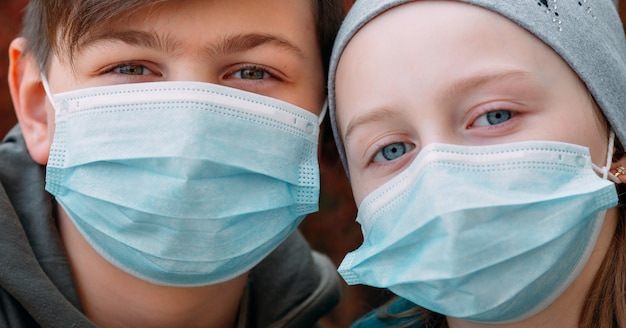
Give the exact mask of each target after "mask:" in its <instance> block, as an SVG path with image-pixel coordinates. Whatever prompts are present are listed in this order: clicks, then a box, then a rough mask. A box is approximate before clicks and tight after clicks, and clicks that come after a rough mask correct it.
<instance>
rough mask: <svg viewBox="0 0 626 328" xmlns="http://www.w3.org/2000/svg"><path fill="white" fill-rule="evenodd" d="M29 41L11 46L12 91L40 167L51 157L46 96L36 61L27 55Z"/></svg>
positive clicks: (25, 133) (29, 146)
mask: <svg viewBox="0 0 626 328" xmlns="http://www.w3.org/2000/svg"><path fill="white" fill-rule="evenodd" d="M25 50H26V39H24V38H17V39H15V40H13V42H11V45H10V47H9V89H10V92H11V99H12V100H13V106H14V108H15V114H16V116H17V120H18V122H19V124H20V127H21V128H22V133H23V135H24V140H25V141H26V147H27V148H28V152H29V153H30V156H31V157H32V158H33V160H34V161H35V162H37V163H39V164H41V165H45V164H46V163H47V162H48V155H49V154H50V143H51V140H50V136H49V134H48V129H49V124H54V123H53V122H48V113H47V111H46V102H47V97H46V93H45V91H44V89H43V85H42V83H41V73H40V70H39V66H38V64H37V61H36V60H35V58H34V57H33V56H32V55H31V54H30V53H26V52H25Z"/></svg>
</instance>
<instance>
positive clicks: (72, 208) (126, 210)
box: [46, 82, 320, 286]
mask: <svg viewBox="0 0 626 328" xmlns="http://www.w3.org/2000/svg"><path fill="white" fill-rule="evenodd" d="M46 87H47V86H46ZM48 94H49V96H50V98H52V99H53V104H54V107H55V110H56V113H55V120H56V129H55V134H54V139H53V143H52V146H51V151H50V158H49V161H48V166H47V172H46V174H47V178H46V190H48V191H49V192H50V193H51V194H52V195H54V196H55V198H56V200H57V201H58V203H59V204H60V205H61V206H62V207H63V208H64V209H65V210H66V211H67V213H68V214H69V216H70V217H71V219H72V220H73V223H74V224H75V226H76V227H77V228H78V230H79V231H80V232H81V233H82V235H83V237H84V238H85V239H86V240H87V241H88V242H89V243H90V244H91V246H93V247H94V248H95V249H96V251H97V252H98V253H99V254H101V255H102V256H103V257H104V258H106V259H107V260H108V261H110V262H111V263H112V264H114V265H115V266H117V267H119V268H120V269H122V270H124V271H126V272H128V273H130V274H132V275H134V276H136V277H138V278H140V279H143V280H146V281H149V282H152V283H155V284H159V285H168V286H200V285H209V284H215V283H219V282H223V281H226V280H229V279H232V278H234V277H236V276H238V275H241V274H242V273H244V272H246V271H248V270H249V269H251V268H252V267H253V266H254V265H256V264H257V263H258V262H260V261H261V260H262V259H263V258H264V257H265V256H266V255H267V254H269V253H270V252H271V251H272V250H273V249H274V248H275V247H277V246H278V245H279V244H280V243H281V242H282V241H283V240H284V239H285V238H286V237H287V236H289V234H290V233H291V232H293V231H294V230H295V229H296V227H297V226H298V224H299V223H300V222H301V220H302V219H303V218H304V216H305V215H306V214H308V213H312V212H315V211H317V204H318V198H319V185H320V182H319V169H318V163H317V141H318V134H319V126H318V123H319V122H318V117H317V116H316V115H314V114H312V113H310V112H308V111H306V110H304V109H301V108H298V107H296V106H293V105H290V104H288V103H285V102H282V101H279V100H276V99H272V98H269V97H264V96H260V95H256V94H253V93H249V92H244V91H241V90H236V89H232V88H227V87H223V86H219V85H212V84H208V83H201V82H156V83H138V84H127V85H115V86H106V87H96V88H88V89H81V90H77V91H71V92H67V93H62V94H57V95H54V96H51V94H50V93H49V92H48Z"/></svg>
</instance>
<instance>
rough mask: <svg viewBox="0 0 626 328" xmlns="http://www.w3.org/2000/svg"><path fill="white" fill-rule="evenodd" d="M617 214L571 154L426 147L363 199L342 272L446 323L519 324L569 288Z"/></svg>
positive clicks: (559, 148)
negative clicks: (607, 218) (357, 234)
mask: <svg viewBox="0 0 626 328" xmlns="http://www.w3.org/2000/svg"><path fill="white" fill-rule="evenodd" d="M616 204H617V193H616V190H615V186H614V184H613V183H611V182H609V181H607V180H603V179H601V178H600V177H598V176H597V175H596V173H594V171H593V169H592V163H591V158H590V155H589V151H588V149H587V148H584V147H581V146H578V145H572V144H566V143H560V142H539V141H529V142H520V143H511V144H502V145H494V146H474V147H471V146H458V145H448V144H431V145H428V146H427V147H425V148H424V149H423V150H422V151H421V152H420V154H419V155H418V156H417V157H416V159H415V160H414V162H413V163H411V165H410V166H409V167H408V168H407V169H406V170H404V171H403V172H402V173H400V174H399V175H398V176H396V177H394V178H393V179H391V180H390V181H388V182H387V183H385V184H384V185H383V186H381V187H379V188H378V189H376V190H375V191H373V192H372V193H371V194H369V195H368V196H367V197H366V198H365V199H364V200H363V202H362V203H361V205H360V206H359V214H358V218H357V221H358V222H359V223H360V224H361V227H362V232H363V235H364V242H363V244H362V246H361V247H359V248H358V249H357V250H355V251H353V252H351V253H349V254H348V255H347V256H346V258H345V259H344V260H343V262H342V263H341V265H340V267H339V273H340V274H341V275H342V276H343V278H344V279H345V280H346V282H347V283H348V284H350V285H352V284H359V283H360V284H366V285H370V286H375V287H380V288H389V289H390V290H391V291H393V292H394V293H396V294H397V295H400V296H402V297H404V298H406V299H408V300H410V301H412V302H414V303H416V304H418V305H420V306H423V307H425V308H427V309H430V310H432V311H435V312H437V313H441V314H444V315H447V316H451V317H458V318H464V319H467V320H473V321H479V322H488V323H501V322H513V321H519V320H523V319H525V318H528V317H530V316H532V315H534V314H536V313H537V312H539V311H540V310H542V309H543V308H545V307H546V306H547V305H548V304H550V303H551V302H552V301H553V300H554V299H556V298H557V297H558V296H559V295H560V294H561V293H562V292H563V291H564V290H565V289H566V288H567V287H568V286H569V285H570V283H571V282H572V281H573V280H574V279H575V278H576V276H577V275H578V273H579V272H580V271H581V269H582V268H583V267H584V265H585V263H586V262H587V260H588V258H589V255H590V253H591V251H592V250H593V248H594V245H595V242H596V239H597V236H598V234H599V231H600V228H601V226H602V222H603V220H604V214H605V212H606V211H605V210H606V209H607V208H609V207H613V206H615V205H616Z"/></svg>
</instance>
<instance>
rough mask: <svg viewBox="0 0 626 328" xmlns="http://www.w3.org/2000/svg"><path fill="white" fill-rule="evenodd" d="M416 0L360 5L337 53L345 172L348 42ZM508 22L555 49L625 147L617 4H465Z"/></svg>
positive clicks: (512, 0)
mask: <svg viewBox="0 0 626 328" xmlns="http://www.w3.org/2000/svg"><path fill="white" fill-rule="evenodd" d="M411 1H413V0H357V1H356V2H355V4H354V5H353V6H352V8H351V9H350V12H349V13H348V15H347V16H346V19H345V20H344V22H343V24H342V26H341V29H340V30H339V34H338V35H337V39H336V41H335V46H334V48H333V53H332V56H331V59H330V72H329V76H328V89H329V90H328V91H329V96H328V104H329V111H330V119H331V123H332V128H333V133H334V135H335V142H336V143H337V149H338V150H339V155H340V157H341V161H342V162H343V165H344V168H345V169H346V172H347V170H348V166H347V162H346V153H345V149H344V146H343V142H342V141H341V137H340V136H339V130H338V128H337V122H336V119H335V72H336V70H337V63H338V62H339V58H340V57H341V54H342V53H343V50H344V49H345V47H346V45H347V44H348V42H350V39H352V37H353V36H354V34H356V32H357V31H358V30H359V29H360V28H361V27H363V26H364V25H365V24H367V23H368V22H369V21H371V20H372V19H374V18H375V17H376V16H378V15H380V14H381V13H383V12H384V11H386V10H388V9H390V8H393V7H396V6H399V5H402V4H404V3H407V2H411ZM462 2H467V3H470V4H474V5H477V6H481V7H484V8H486V9H489V10H491V11H494V12H496V13H499V14H501V15H503V16H504V17H507V18H508V19H510V20H511V21H513V22H516V23H517V24H519V25H520V26H522V27H524V28H525V29H527V30H528V31H530V32H531V33H532V34H534V35H535V36H537V37H538V38H539V39H541V40H543V41H544V42H545V43H546V44H548V45H549V46H550V47H552V49H554V50H555V51H556V52H557V53H558V54H559V55H560V56H561V57H562V58H563V59H564V60H565V61H566V62H567V63H568V64H569V65H570V66H571V67H572V69H573V70H574V71H575V72H576V74H578V76H579V77H580V79H581V80H582V81H583V82H584V83H585V84H586V85H587V88H588V89H589V91H590V92H591V94H592V96H593V97H594V99H595V100H596V102H597V103H598V105H599V106H600V108H601V109H602V112H603V113H604V115H605V116H606V118H607V119H608V121H609V123H610V124H611V127H613V130H614V131H615V134H616V136H617V138H618V139H619V140H620V141H621V143H622V145H624V146H626V39H625V37H624V29H623V27H622V23H621V21H620V18H619V15H618V13H617V9H616V3H617V1H615V0H463V1H462Z"/></svg>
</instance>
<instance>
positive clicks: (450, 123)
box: [335, 1, 607, 204]
mask: <svg viewBox="0 0 626 328" xmlns="http://www.w3.org/2000/svg"><path fill="white" fill-rule="evenodd" d="M555 33H557V32H556V31H555ZM335 90H336V99H337V121H338V126H339V130H340V133H341V138H342V140H343V142H344V144H345V149H346V152H347V160H348V166H349V170H350V177H351V182H352V187H353V190H354V196H355V200H356V202H357V204H360V203H361V201H362V200H363V198H364V197H365V196H366V195H367V194H369V193H370V192H371V191H373V190H374V189H375V188H377V187H379V186H380V185H382V184H383V183H384V182H386V181H388V180H390V179H391V178H392V177H394V176H395V175H397V174H398V173H399V172H401V171H402V170H403V169H405V168H406V167H407V166H408V165H409V163H410V162H411V161H412V159H413V158H415V156H416V155H417V154H418V153H419V151H420V149H422V148H423V147H424V146H426V145H428V144H430V143H433V142H438V143H449V144H459V145H489V144H499V143H508V142H515V141H522V140H551V141H562V142H567V143H572V144H579V145H583V146H586V147H589V148H590V150H591V155H592V159H593V162H594V163H595V164H597V165H599V166H604V165H605V164H606V163H605V158H606V151H607V131H606V129H605V128H604V127H603V124H602V123H601V122H600V120H599V119H598V115H597V113H596V112H595V109H594V104H593V101H592V99H591V96H590V95H589V93H588V91H587V89H586V87H585V85H584V84H583V83H582V82H581V81H580V80H579V79H578V77H577V75H576V74H575V73H574V72H573V71H572V70H571V69H570V67H569V66H568V65H567V63H565V61H564V60H563V59H561V57H560V56H559V55H557V54H556V53H555V52H554V51H553V50H552V49H551V48H549V47H548V46H547V45H545V44H544V43H543V42H542V41H540V40H539V39H537V38H536V37H534V36H533V35H532V34H530V33H529V32H527V31H526V30H524V29H523V28H521V27H520V26H518V25H516V24H515V23H513V22H511V21H509V20H507V19H506V18H504V17H502V16H500V15H498V14H495V13H493V12H490V11H488V10H485V9H482V8H479V7H475V6H471V5H468V4H463V3H459V2H452V1H418V2H412V3H409V4H405V5H402V6H399V7H396V8H394V9H391V10H390V11H388V12H385V13H383V14H382V15H381V16H379V17H377V18H376V19H374V20H373V21H371V22H370V23H368V24H367V25H366V26H365V27H364V28H363V29H362V30H361V31H359V32H358V33H357V35H356V36H355V37H354V38H353V39H352V41H350V44H349V45H348V46H347V48H346V49H345V51H344V53H343V55H342V57H341V60H340V61H339V66H338V69H337V74H336V89H335ZM511 173H514V172H511Z"/></svg>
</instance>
